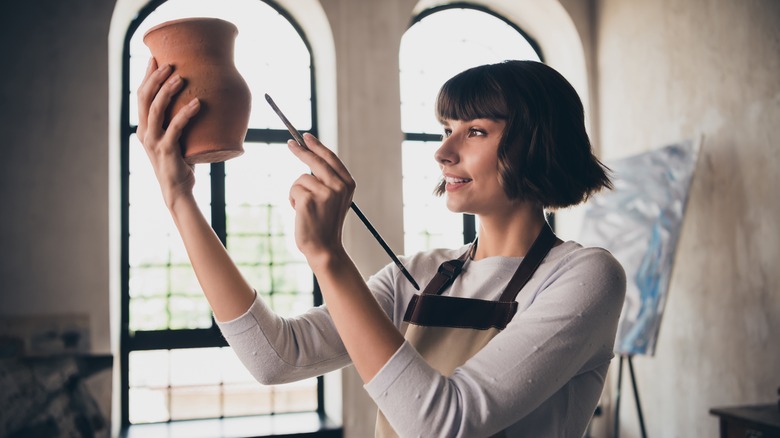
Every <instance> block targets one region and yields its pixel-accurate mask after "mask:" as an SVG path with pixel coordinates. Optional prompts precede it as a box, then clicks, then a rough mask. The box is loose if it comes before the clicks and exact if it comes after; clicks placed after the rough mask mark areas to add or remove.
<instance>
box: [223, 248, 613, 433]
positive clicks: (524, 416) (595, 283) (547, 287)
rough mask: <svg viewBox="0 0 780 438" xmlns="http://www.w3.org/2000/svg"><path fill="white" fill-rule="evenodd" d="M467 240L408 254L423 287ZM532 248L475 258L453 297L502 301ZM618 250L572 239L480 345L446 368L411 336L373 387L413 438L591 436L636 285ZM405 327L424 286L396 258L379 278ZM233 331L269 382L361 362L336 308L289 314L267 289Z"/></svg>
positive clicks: (376, 285) (227, 326)
mask: <svg viewBox="0 0 780 438" xmlns="http://www.w3.org/2000/svg"><path fill="white" fill-rule="evenodd" d="M465 250H466V247H463V248H459V249H456V250H433V251H427V252H422V253H418V254H416V255H414V256H411V257H404V258H401V260H402V262H403V264H404V266H406V268H407V270H408V271H409V272H410V273H411V274H412V275H413V276H414V278H415V279H417V280H418V282H420V284H421V285H423V286H424V285H425V284H427V282H428V281H429V280H430V279H431V278H432V277H433V275H434V274H435V272H436V270H437V269H438V267H439V265H440V264H441V263H442V262H444V261H446V260H450V259H454V258H457V257H458V256H459V255H460V254H462V253H463V251H465ZM521 260H522V259H521V258H513V257H489V258H486V259H482V260H478V261H473V260H470V261H468V262H467V263H466V265H465V266H464V270H463V272H462V273H461V274H460V275H459V276H458V278H457V279H456V280H455V282H454V283H453V285H452V286H451V287H450V288H449V289H448V290H447V291H446V292H445V294H448V295H451V296H461V297H469V298H477V299H483V300H497V299H498V297H499V296H500V295H501V293H502V292H503V290H504V287H505V286H506V284H507V283H508V282H509V279H510V278H511V277H512V275H513V274H514V272H515V270H516V268H517V266H518V265H519V263H520V261H521ZM625 281H626V280H625V273H624V271H623V268H622V267H621V266H620V264H619V263H618V262H617V261H616V260H615V259H614V258H613V257H612V255H611V254H610V253H608V252H607V251H605V250H603V249H599V248H583V247H581V246H580V245H579V244H577V243H575V242H565V243H563V244H561V245H559V246H557V247H555V248H553V249H552V250H551V251H550V253H549V254H548V255H547V257H546V258H545V260H544V261H543V262H542V264H541V265H540V266H539V268H538V270H537V271H536V273H535V274H534V276H533V277H532V278H531V280H530V281H529V282H528V284H527V285H526V286H525V287H524V288H523V290H522V291H521V292H520V293H519V294H518V296H517V302H518V303H519V305H518V312H517V314H516V315H515V317H514V319H513V320H512V321H511V322H510V323H509V325H508V326H507V328H506V329H505V330H503V331H502V332H501V333H499V334H498V335H496V337H495V338H494V339H493V340H492V341H491V342H490V343H488V345H487V346H485V347H484V348H483V349H482V350H481V351H480V352H478V353H477V354H476V355H475V356H474V357H472V358H471V359H470V360H469V361H467V362H466V363H465V364H464V365H463V366H461V367H459V368H457V369H456V370H455V372H454V373H453V374H452V375H450V376H442V375H441V374H440V373H439V372H437V371H436V370H434V369H433V368H431V367H430V366H429V365H428V364H427V363H426V362H425V360H424V359H423V358H422V357H421V356H420V355H419V354H418V353H417V352H416V350H415V349H414V348H413V347H412V346H411V345H410V344H408V343H404V344H403V345H402V346H401V347H400V348H399V349H398V351H396V353H395V354H394V355H393V356H392V357H391V359H390V360H389V361H388V362H387V363H386V364H385V365H384V367H383V368H382V369H381V370H380V371H379V373H378V374H377V375H376V376H374V378H373V379H372V380H371V381H370V382H368V383H367V384H366V385H365V389H366V391H367V392H368V394H369V395H370V396H371V397H372V398H373V399H374V401H375V402H376V404H377V405H378V406H379V408H380V409H381V410H382V412H383V413H384V415H385V416H386V417H387V418H388V420H389V421H390V423H391V424H392V425H393V427H394V428H395V429H396V432H397V433H398V434H399V435H400V436H401V437H407V436H408V437H416V436H422V437H439V436H441V437H479V436H489V435H490V434H492V433H495V432H497V431H499V430H502V429H507V430H508V432H509V434H508V436H513V437H514V436H517V437H521V436H529V437H531V436H533V437H541V436H544V437H580V436H582V434H583V432H584V430H585V429H586V427H587V424H588V421H589V420H590V418H591V416H592V414H593V412H594V409H595V407H596V404H597V402H598V399H599V397H600V395H601V391H602V389H603V386H604V379H605V376H606V372H607V368H608V366H609V362H610V360H611V359H612V357H613V346H614V341H615V333H616V330H617V323H618V318H619V315H620V311H621V308H622V306H623V298H624V294H625ZM368 285H369V288H370V289H371V291H372V293H373V294H374V296H375V297H376V299H377V301H378V302H379V304H380V305H381V307H382V308H383V309H384V311H385V312H386V313H387V315H388V316H389V317H390V319H391V320H392V321H393V322H394V323H395V325H396V326H397V327H400V326H401V323H402V322H403V315H404V312H405V311H406V307H407V304H408V303H409V300H410V299H411V297H412V296H413V295H414V294H415V293H417V291H416V290H415V289H413V287H412V286H411V284H410V283H409V282H408V281H407V280H406V278H405V277H404V276H403V275H402V274H401V273H400V271H399V270H398V269H397V267H396V266H395V265H394V264H389V265H387V266H386V267H385V268H383V269H382V270H380V271H379V272H378V273H376V274H375V275H374V276H372V277H371V278H370V279H369V280H368ZM219 325H220V328H221V330H222V333H223V334H224V336H225V338H226V339H227V341H228V342H229V343H230V345H231V346H232V347H233V349H234V350H235V352H236V354H237V355H238V356H239V358H240V359H241V360H242V362H243V363H244V365H245V366H246V367H247V368H248V369H249V371H250V372H251V373H252V374H253V375H254V376H255V378H257V380H258V381H260V382H261V383H264V384H275V383H285V382H290V381H294V380H299V379H302V378H307V377H312V376H317V375H320V374H323V373H326V372H328V371H332V370H335V369H338V368H341V367H344V366H346V365H348V364H350V359H349V356H348V355H347V352H346V350H345V348H344V345H343V344H342V343H341V340H340V338H339V336H338V333H337V332H336V328H335V326H334V325H333V321H332V320H331V318H330V315H329V314H328V311H327V309H326V307H325V306H321V307H317V308H313V309H311V310H309V311H308V312H306V313H304V314H303V315H300V316H298V317H294V318H281V317H279V316H277V315H275V314H274V313H273V312H272V311H271V310H270V308H269V307H268V306H267V305H266V304H265V303H263V302H262V300H260V299H259V298H258V299H256V300H255V302H254V303H253V305H252V306H251V308H250V309H249V310H248V311H247V312H246V313H245V314H244V315H242V316H240V317H238V318H237V319H235V320H232V321H228V322H223V323H220V324H219Z"/></svg>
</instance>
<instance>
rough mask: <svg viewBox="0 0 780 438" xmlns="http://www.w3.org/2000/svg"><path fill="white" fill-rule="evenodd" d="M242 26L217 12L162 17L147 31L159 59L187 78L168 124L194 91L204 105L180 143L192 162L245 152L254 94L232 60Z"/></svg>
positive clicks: (145, 36) (220, 159) (211, 160)
mask: <svg viewBox="0 0 780 438" xmlns="http://www.w3.org/2000/svg"><path fill="white" fill-rule="evenodd" d="M236 35H238V29H237V28H236V26H234V25H233V24H232V23H229V22H227V21H224V20H220V19H216V18H184V19H180V20H173V21H167V22H165V23H161V24H159V25H157V26H155V27H153V28H151V29H149V30H148V31H147V32H146V33H145V34H144V43H145V44H146V45H147V46H148V47H149V49H150V50H151V52H152V56H153V57H154V58H155V59H156V60H157V65H163V64H171V65H172V66H173V71H174V73H178V74H179V75H180V76H181V77H182V79H183V80H184V86H183V87H182V89H181V91H180V92H179V93H178V94H177V95H176V96H175V98H174V100H173V102H171V105H170V106H169V107H168V111H167V113H166V115H165V126H167V125H168V123H169V122H170V120H171V117H172V116H173V115H174V114H176V113H177V112H178V111H179V109H180V108H181V107H183V106H184V105H186V104H187V103H189V102H190V100H192V99H193V98H194V97H197V98H198V99H200V105H201V107H200V111H199V112H198V114H197V115H196V116H195V117H194V118H193V119H192V120H190V122H189V123H188V125H187V127H186V128H185V129H184V131H183V133H182V136H181V140H180V143H181V145H182V154H183V156H184V160H185V161H186V162H187V163H190V164H195V163H213V162H218V161H225V160H228V159H230V158H234V157H237V156H239V155H241V154H243V153H244V148H243V145H244V137H245V136H246V132H247V128H248V127H249V113H250V111H251V108H252V94H251V92H250V91H249V87H248V86H247V84H246V81H244V78H243V77H241V74H240V73H239V72H238V70H237V69H236V66H235V63H234V62H233V51H234V46H235V40H236Z"/></svg>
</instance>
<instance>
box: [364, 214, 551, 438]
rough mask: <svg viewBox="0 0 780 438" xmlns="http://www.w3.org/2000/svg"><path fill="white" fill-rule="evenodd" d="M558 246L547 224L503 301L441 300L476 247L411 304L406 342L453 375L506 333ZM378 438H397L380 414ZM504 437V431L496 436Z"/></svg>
mask: <svg viewBox="0 0 780 438" xmlns="http://www.w3.org/2000/svg"><path fill="white" fill-rule="evenodd" d="M557 240H558V239H557V237H555V234H554V233H553V232H552V229H550V226H549V225H547V224H545V226H544V227H542V231H541V232H540V233H539V236H538V237H537V238H536V240H535V241H534V243H533V245H532V246H531V248H530V249H529V250H528V254H526V256H525V257H524V258H523V260H522V261H521V262H520V266H518V268H517V270H516V271H515V274H514V276H512V279H511V280H509V284H508V285H507V287H506V289H504V292H503V293H502V294H501V297H500V298H499V300H498V301H489V300H479V299H474V298H461V297H451V296H447V295H442V292H444V291H445V290H446V289H447V288H449V287H450V285H452V283H453V282H454V281H455V278H456V277H457V276H458V275H459V274H460V272H461V270H462V269H463V265H464V264H465V263H466V260H467V259H468V258H469V255H470V254H471V253H472V251H473V250H474V248H475V247H474V245H472V246H471V247H470V248H469V250H468V251H466V252H465V253H463V255H461V256H460V257H459V258H457V259H455V260H449V261H446V262H444V263H442V264H441V266H439V271H438V272H437V273H436V275H435V276H434V277H433V279H432V280H431V281H430V283H428V285H427V286H426V287H425V289H424V290H423V292H422V294H419V295H414V296H413V297H412V300H411V301H410V302H409V306H408V307H407V308H406V314H405V315H404V322H403V324H402V326H401V331H402V333H404V338H405V339H406V340H407V342H409V343H410V344H411V345H412V346H413V347H414V348H415V349H416V350H417V352H418V353H420V355H421V356H422V357H423V358H424V359H425V361H426V362H427V363H428V364H429V365H430V366H431V367H432V368H434V369H435V370H437V371H439V372H440V373H441V374H442V375H443V376H449V375H451V374H452V373H453V372H454V371H455V368H457V367H459V366H461V365H463V364H464V363H466V361H468V360H469V359H470V358H471V357H472V356H474V355H475V354H476V353H477V352H478V351H479V350H481V349H482V347H484V346H485V345H487V343H488V342H490V340H491V339H493V337H495V336H496V335H497V334H498V333H499V332H501V330H503V329H504V328H506V326H507V324H509V322H510V321H511V320H512V318H513V317H514V316H515V313H517V302H516V301H515V298H516V297H517V294H518V293H520V290H521V289H522V288H523V286H525V284H526V283H527V282H528V280H529V279H530V278H531V276H532V275H533V273H534V272H536V269H537V268H538V267H539V265H540V264H541V263H542V260H543V259H544V258H545V257H546V256H547V253H548V252H549V251H550V249H552V247H553V246H554V245H555V243H556V241H557ZM375 436H376V437H381V438H397V437H398V435H397V434H396V433H395V431H394V430H393V428H392V427H391V426H390V423H389V422H388V421H387V419H386V418H385V416H384V415H383V414H382V412H381V411H379V412H378V413H377V421H376V434H375ZM504 436H505V434H504V432H503V431H502V432H499V433H498V434H495V435H493V437H504Z"/></svg>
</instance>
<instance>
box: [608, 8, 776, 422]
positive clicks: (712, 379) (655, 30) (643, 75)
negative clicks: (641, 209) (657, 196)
mask: <svg viewBox="0 0 780 438" xmlns="http://www.w3.org/2000/svg"><path fill="white" fill-rule="evenodd" d="M596 20H597V23H596V29H597V36H596V41H597V42H596V44H597V49H596V52H597V64H598V87H599V103H600V112H599V118H600V133H601V147H602V152H603V154H604V156H605V157H606V158H607V159H609V158H610V157H614V158H617V157H622V156H626V155H629V154H632V153H637V152H641V151H644V150H648V149H651V148H655V147H659V146H662V145H665V144H667V143H671V142H674V141H677V140H681V139H685V138H692V137H695V136H698V135H700V134H703V135H704V144H703V150H702V153H701V156H700V160H699V165H698V168H697V173H696V175H695V177H694V181H693V185H692V187H691V190H692V191H691V194H690V201H689V205H688V213H687V218H686V219H685V222H684V225H683V230H682V235H681V239H680V242H679V247H678V254H677V264H676V267H675V270H674V273H673V276H672V281H671V285H670V290H669V300H668V302H667V306H666V315H665V317H664V320H663V323H662V325H661V329H660V336H659V339H658V349H657V352H656V355H655V357H647V358H645V357H637V358H636V360H635V361H634V365H635V370H636V372H637V373H638V375H637V378H638V384H639V391H640V395H641V397H642V404H643V411H644V415H645V422H646V424H647V428H648V434H649V436H663V437H673V436H716V435H717V430H718V429H717V421H716V420H715V419H714V417H712V416H710V415H709V414H708V410H709V408H710V407H713V406H724V405H725V406H728V405H735V404H743V403H744V404H756V403H769V402H773V401H777V387H778V386H780V347H779V345H780V344H778V341H777V339H778V334H780V271H778V269H777V268H776V266H777V263H778V260H780V230H779V229H778V227H777V217H778V215H780V202H778V201H780V198H779V197H778V192H777V191H776V189H775V188H776V187H777V186H778V183H780V140H778V134H780V126H779V125H778V122H780V74H778V72H779V71H780V3H778V2H776V1H772V0H766V1H747V2H732V1H712V0H666V1H655V0H637V1H632V2H625V1H620V0H615V1H613V0H603V1H599V2H597V9H596ZM624 382H625V381H624ZM624 389H625V390H626V391H628V390H629V389H630V386H628V385H626V386H625V387H624ZM627 394H630V392H627ZM634 412H635V409H634V407H633V400H632V399H631V398H630V397H628V396H626V397H625V398H624V399H623V402H622V408H621V418H622V419H623V420H624V423H625V425H624V426H623V429H622V433H621V436H625V437H631V436H639V429H638V422H637V420H636V416H635V414H634Z"/></svg>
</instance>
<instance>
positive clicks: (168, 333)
mask: <svg viewBox="0 0 780 438" xmlns="http://www.w3.org/2000/svg"><path fill="white" fill-rule="evenodd" d="M166 1H168V0H151V1H149V2H148V3H147V4H146V5H144V6H143V7H142V8H141V9H140V10H139V11H138V13H137V15H136V16H135V18H134V19H133V21H132V22H131V23H130V25H129V26H128V28H127V31H126V33H125V38H124V42H123V47H122V70H121V74H122V104H121V105H122V106H121V111H120V123H121V125H120V126H121V134H120V135H121V141H120V148H121V149H120V178H121V184H120V186H121V192H120V205H121V219H120V220H121V225H120V233H121V255H120V264H121V269H120V279H121V300H120V302H121V304H120V306H121V310H120V330H121V333H120V348H119V350H120V358H119V359H120V360H119V365H120V398H119V401H120V410H119V411H120V419H119V420H120V426H121V429H122V430H126V429H127V428H128V427H132V426H133V425H132V424H131V423H130V419H129V387H130V382H129V357H130V352H132V351H150V350H168V349H188V348H209V347H226V346H228V344H227V342H226V341H225V339H224V337H223V336H222V334H221V333H220V331H219V328H218V327H217V325H216V322H215V321H214V318H213V317H212V319H211V327H209V328H202V329H174V330H171V329H168V330H155V331H135V332H131V330H130V325H129V322H130V312H129V308H130V288H129V277H130V262H129V260H130V257H129V237H130V230H129V217H130V215H129V211H130V208H129V207H130V203H129V199H130V198H129V187H130V186H129V177H130V168H129V162H130V139H131V137H132V135H134V134H135V133H136V130H137V125H133V124H131V123H130V103H129V99H130V96H131V90H130V40H131V39H132V37H133V36H134V34H135V32H136V31H137V29H138V27H139V26H140V25H141V23H143V21H144V20H145V19H146V18H147V17H148V16H149V15H150V14H151V13H152V12H153V11H154V10H155V9H157V8H158V7H159V6H160V5H162V4H163V3H165V2H166ZM257 1H259V2H263V3H265V4H267V5H268V6H270V7H271V8H273V9H274V10H276V12H278V13H279V14H280V15H282V16H283V17H284V18H285V19H286V20H287V21H288V22H289V23H290V24H291V25H292V26H293V28H294V29H295V31H296V32H297V33H298V35H299V36H300V38H301V41H302V42H303V43H304V45H305V46H306V49H307V50H308V53H309V62H310V64H309V65H310V86H311V99H310V105H311V127H310V129H309V130H307V132H311V133H312V134H314V135H315V136H316V135H317V134H318V117H317V88H316V82H315V76H316V74H315V72H316V70H315V63H314V57H313V51H312V47H311V44H310V43H309V41H308V39H307V38H306V34H305V33H304V31H303V29H302V28H301V26H300V25H299V24H298V23H297V21H296V20H295V19H294V18H293V17H292V15H290V14H289V13H288V12H287V11H285V10H284V9H283V8H282V7H281V6H279V5H278V4H276V3H275V2H273V1H270V0H257ZM290 138H291V137H290V133H289V132H288V131H287V130H286V129H254V128H250V129H249V130H248V131H247V134H246V137H245V139H244V141H245V142H264V143H286V142H287V140H288V139H290ZM209 166H210V181H211V218H210V222H211V226H212V228H213V229H214V231H215V233H216V234H217V236H218V237H219V239H220V241H221V242H222V245H223V246H226V241H227V231H226V212H225V164H224V162H222V163H212V164H210V165H209ZM312 278H313V283H312V284H313V289H312V304H313V305H314V306H319V305H321V304H323V298H322V294H321V292H320V289H319V285H318V284H317V281H316V278H314V276H312ZM204 299H205V298H204ZM316 414H317V415H318V417H319V418H320V420H321V422H322V424H323V425H324V426H323V430H322V431H321V433H315V435H317V436H320V435H321V436H341V429H340V427H335V428H334V427H333V426H331V424H332V423H330V421H329V420H328V419H327V416H326V413H325V397H324V377H323V376H319V377H317V410H316ZM269 415H284V414H269ZM221 419H222V418H215V420H221ZM206 420H208V419H206ZM177 421H188V420H168V421H167V423H169V424H170V423H175V422H177ZM334 432H337V435H334ZM307 436H309V435H307Z"/></svg>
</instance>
